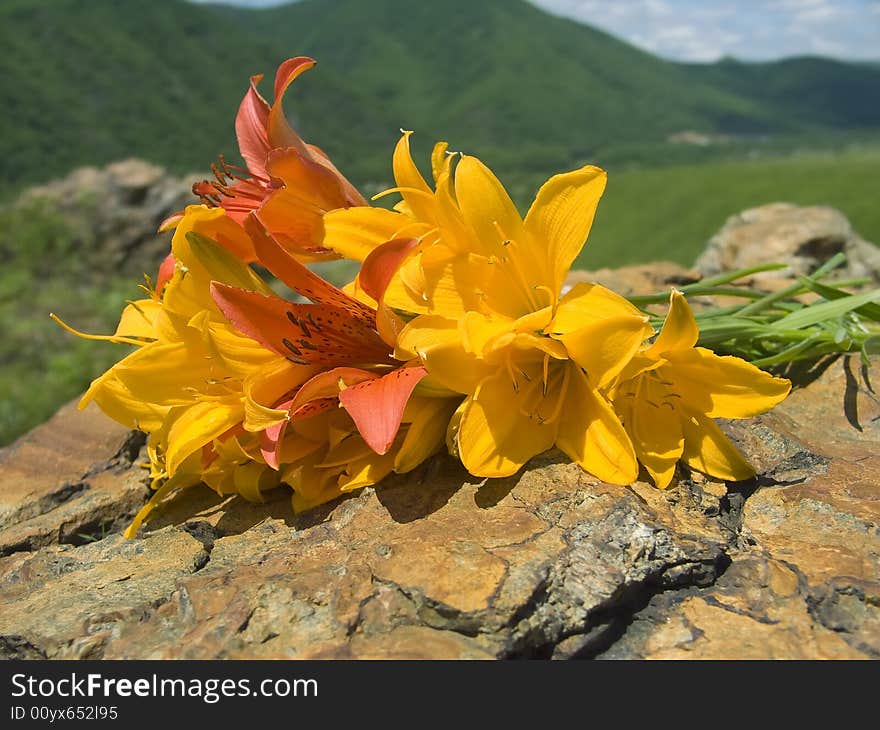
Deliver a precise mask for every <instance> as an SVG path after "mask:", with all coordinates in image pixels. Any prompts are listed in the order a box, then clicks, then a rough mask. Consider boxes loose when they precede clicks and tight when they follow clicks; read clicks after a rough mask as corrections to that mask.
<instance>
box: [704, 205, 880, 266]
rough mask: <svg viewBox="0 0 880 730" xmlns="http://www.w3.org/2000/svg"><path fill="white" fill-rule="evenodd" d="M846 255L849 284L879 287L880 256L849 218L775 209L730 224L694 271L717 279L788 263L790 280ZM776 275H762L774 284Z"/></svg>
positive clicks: (831, 212) (821, 210)
mask: <svg viewBox="0 0 880 730" xmlns="http://www.w3.org/2000/svg"><path fill="white" fill-rule="evenodd" d="M837 253H845V254H846V256H847V263H846V266H845V267H844V268H843V269H842V270H841V273H843V274H844V275H845V276H846V277H847V278H851V277H855V278H861V277H864V276H867V277H872V278H874V280H875V281H880V250H878V249H877V247H876V246H874V245H873V244H871V243H869V242H867V241H865V240H863V239H862V238H861V237H859V235H858V234H856V233H855V232H854V231H853V229H852V226H851V225H850V223H849V221H848V220H847V219H846V217H845V216H844V215H843V214H842V213H841V212H840V211H838V210H835V209H834V208H828V207H824V206H811V207H800V206H797V205H792V204H791V203H771V204H769V205H763V206H761V207H759V208H751V209H749V210H744V211H742V212H741V213H737V214H736V215H734V216H731V217H730V218H728V219H727V221H726V222H725V224H724V226H723V227H722V228H721V230H720V231H718V233H716V234H715V235H714V236H713V237H712V238H711V239H709V242H708V244H707V245H706V248H705V250H704V251H703V253H702V254H701V255H700V257H699V258H698V259H697V261H696V263H695V264H694V267H695V268H696V269H697V271H699V272H700V273H701V274H703V275H706V276H713V275H715V274H719V273H721V272H723V271H733V270H735V269H742V268H747V267H750V266H756V265H759V264H767V263H778V262H782V263H787V264H788V265H789V269H788V270H787V273H788V274H789V275H795V276H796V275H803V274H809V273H812V272H813V271H815V270H816V269H817V268H818V267H819V266H820V265H821V264H822V263H824V262H825V261H827V260H828V259H829V258H831V257H832V256H833V255H834V254H837ZM778 275H779V273H778V272H766V273H763V274H759V275H758V278H771V279H772V278H774V277H777V276H778Z"/></svg>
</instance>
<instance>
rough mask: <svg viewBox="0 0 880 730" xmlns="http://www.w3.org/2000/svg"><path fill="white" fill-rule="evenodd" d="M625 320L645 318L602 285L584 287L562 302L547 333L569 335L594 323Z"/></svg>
mask: <svg viewBox="0 0 880 730" xmlns="http://www.w3.org/2000/svg"><path fill="white" fill-rule="evenodd" d="M625 316H629V317H644V315H643V314H642V312H640V311H639V310H638V309H637V308H636V307H634V306H633V305H632V304H630V302H628V301H627V300H626V299H624V298H623V297H622V296H620V295H619V294H615V293H614V292H613V291H611V290H610V289H607V288H605V287H604V286H602V285H601V284H588V283H581V284H576V285H575V286H574V287H572V289H571V291H569V292H568V293H567V294H566V295H565V296H564V297H562V299H560V300H559V306H558V307H557V308H556V315H555V316H554V318H553V321H552V322H551V323H550V325H549V326H548V327H547V329H546V330H545V332H547V334H549V335H566V334H568V333H569V332H573V331H574V330H577V329H580V328H581V327H583V326H584V325H586V324H589V323H591V322H596V321H600V320H603V319H607V318H609V317H625Z"/></svg>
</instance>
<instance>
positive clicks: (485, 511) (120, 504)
mask: <svg viewBox="0 0 880 730" xmlns="http://www.w3.org/2000/svg"><path fill="white" fill-rule="evenodd" d="M878 377H880V373H878V368H877V367H876V366H875V367H874V368H873V369H872V370H870V371H867V370H864V371H863V369H862V368H861V367H860V366H859V361H858V360H857V359H856V358H838V359H836V360H834V361H833V362H829V363H823V368H814V369H813V370H811V371H809V372H808V373H806V374H804V375H803V376H802V378H801V383H802V385H801V387H800V388H799V389H798V390H796V391H795V392H794V394H793V395H792V396H791V397H790V398H789V399H788V400H787V401H786V402H785V403H783V404H782V405H781V406H780V407H779V408H777V409H776V410H775V411H774V412H772V413H770V414H765V415H764V416H761V417H759V418H756V419H752V420H750V421H736V422H730V423H725V424H724V428H725V429H726V430H727V432H728V433H729V434H730V435H731V437H732V438H734V439H735V440H736V441H737V443H738V444H739V445H740V447H741V448H742V449H743V451H744V452H745V453H746V454H747V456H748V457H749V458H750V459H751V460H752V461H753V463H754V464H755V465H756V466H757V467H758V469H759V471H760V474H759V477H758V478H757V479H756V480H753V481H751V482H746V483H740V484H724V483H722V482H716V481H713V480H710V479H706V478H704V477H702V476H701V475H699V474H696V473H690V472H688V471H687V470H686V469H682V470H681V472H680V474H679V478H678V481H677V483H676V484H675V485H674V486H673V487H671V488H670V489H669V490H667V491H659V490H657V489H655V488H654V487H652V486H650V485H649V484H647V483H645V482H642V481H639V482H637V483H635V484H633V485H631V486H629V487H625V488H624V487H617V486H611V485H607V484H603V483H601V482H599V481H597V480H596V479H594V478H592V477H590V476H589V475H587V474H585V473H584V472H582V471H581V470H580V469H579V468H578V467H577V466H575V465H573V464H570V463H567V460H566V459H565V457H564V456H562V455H561V454H560V453H558V452H554V451H551V452H548V453H546V454H544V455H542V456H540V457H537V458H535V459H533V460H532V461H531V462H530V463H529V464H528V465H527V466H526V468H525V469H524V470H523V471H521V472H520V473H519V474H517V475H516V476H514V477H510V478H507V479H476V478H474V477H471V476H469V475H468V474H466V473H465V472H464V471H463V469H462V468H461V467H460V466H459V465H458V464H457V463H456V462H455V461H454V460H453V459H452V458H451V457H448V456H437V457H435V458H433V459H432V460H430V461H429V462H427V463H426V464H424V465H423V466H422V467H420V468H419V469H417V470H416V471H415V472H413V473H411V474H408V475H401V476H395V477H392V478H390V479H388V480H386V482H385V483H383V484H382V485H380V486H378V487H377V488H375V489H364V490H362V491H360V492H359V493H357V494H354V495H352V496H350V497H348V498H347V499H343V500H340V501H337V502H335V503H333V504H330V505H325V506H323V507H320V508H318V509H315V510H312V511H310V512H307V513H304V514H300V515H294V514H293V513H292V511H291V509H290V502H289V499H288V494H287V493H286V491H285V490H283V489H280V490H277V491H276V492H275V493H273V494H271V495H270V499H269V501H267V503H265V504H250V503H247V502H243V501H242V500H240V499H238V498H234V497H233V498H229V497H227V498H223V499H221V498H219V497H217V496H216V495H215V494H214V493H213V492H211V491H210V490H208V489H207V488H195V489H193V490H190V491H189V492H188V493H185V494H184V495H182V496H181V497H179V498H178V499H177V500H176V501H175V502H173V503H172V504H171V505H169V506H168V507H167V508H164V509H163V510H161V511H160V512H159V514H158V517H157V518H156V519H154V520H152V521H151V522H150V523H149V524H148V526H147V528H146V529H145V530H143V531H142V535H141V537H139V538H138V539H135V540H125V539H124V538H122V537H121V536H120V535H119V530H120V527H121V523H122V522H124V520H121V519H120V518H125V519H127V518H128V517H129V516H130V515H131V513H132V511H133V510H134V509H135V508H136V506H137V504H140V503H141V502H142V501H143V499H144V498H145V496H146V487H145V482H144V470H143V468H142V467H141V466H139V465H138V463H137V459H136V458H132V452H133V451H134V450H136V448H137V446H138V443H137V442H132V441H130V440H126V434H125V432H124V431H122V430H121V429H119V427H117V426H116V425H115V424H112V423H111V422H109V421H107V420H106V419H105V418H104V417H103V416H102V415H101V414H100V413H99V412H98V411H90V410H86V411H85V413H83V414H78V413H75V412H73V411H72V410H71V408H70V407H68V408H67V409H66V410H62V411H61V412H60V413H59V415H58V416H56V418H55V419H53V421H50V422H49V423H47V424H46V425H45V426H43V427H41V429H38V430H37V431H35V432H32V433H31V434H29V435H28V436H25V437H24V438H23V439H21V440H20V441H19V442H17V443H16V444H15V445H13V446H12V447H11V448H9V449H7V450H5V451H4V452H2V454H0V463H2V467H3V474H4V477H5V478H6V479H7V481H6V482H4V487H5V489H4V491H5V492H6V493H7V494H8V496H7V498H6V501H5V502H4V507H3V508H4V512H3V514H4V515H5V522H4V529H3V530H2V531H0V544H3V545H4V546H5V548H4V549H5V551H6V555H5V557H2V558H0V602H2V603H0V605H2V609H3V610H2V611H0V654H2V655H3V656H6V657H58V658H61V657H64V658H99V657H102V658H187V659H208V658H472V659H478V658H514V657H530V658H558V659H566V658H592V657H609V658H654V657H656V658H682V657H695V658H696V657H700V658H771V657H786V658H867V657H874V658H876V657H878V656H880V640H878V636H880V632H878V628H880V580H878V576H880V530H878V524H880V510H878V507H877V497H876V495H877V494H878V481H877V479H878V477H877V474H878V473H880V470H878V466H880V464H878V457H877V456H876V454H878V453H880V450H878V445H880V407H878V403H877V400H876V398H875V396H874V395H873V394H872V392H871V391H870V389H869V383H870V381H871V380H872V379H873V380H874V381H875V382H876V381H877V378H878ZM75 419H76V420H75ZM77 421H78V423H77ZM64 434H77V438H78V439H79V444H80V446H81V448H80V449H79V450H77V449H76V447H75V444H74V442H75V441H76V439H75V438H73V437H72V436H71V435H68V436H65V435H64ZM65 484H67V485H70V484H84V485H85V486H81V487H80V488H78V489H74V490H72V491H71V490H70V489H69V487H68V488H67V490H66V491H65V487H64V485H65ZM114 484H115V485H116V488H115V489H113V488H112V486H110V485H114ZM16 485H18V486H17V487H16ZM59 495H61V496H59ZM89 500H91V501H89ZM77 521H78V522H77ZM86 523H87V524H88V525H104V526H105V527H104V528H102V530H101V531H98V532H96V534H93V535H91V536H89V535H84V536H82V537H71V535H72V534H74V532H76V533H78V534H79V535H83V534H84V533H83V532H82V530H87V529H88V527H87V524H86ZM50 524H54V525H55V529H54V530H48V529H46V526H47V525H50ZM74 524H79V525H81V526H80V527H78V528H76V530H74V529H73V528H72V527H71V525H74ZM10 535H11V536H12V537H10Z"/></svg>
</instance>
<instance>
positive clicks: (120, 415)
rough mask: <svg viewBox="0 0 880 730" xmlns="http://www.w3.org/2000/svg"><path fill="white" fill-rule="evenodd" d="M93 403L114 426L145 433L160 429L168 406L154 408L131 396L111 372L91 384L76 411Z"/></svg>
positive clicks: (112, 371) (152, 405)
mask: <svg viewBox="0 0 880 730" xmlns="http://www.w3.org/2000/svg"><path fill="white" fill-rule="evenodd" d="M123 362H124V361H123ZM92 401H94V402H95V403H97V404H98V406H99V407H100V408H101V410H102V411H104V413H105V414H106V415H108V416H109V417H110V418H112V419H113V420H114V421H116V422H117V423H121V424H122V425H123V426H127V427H128V428H136V429H138V430H140V431H145V432H147V433H151V432H152V431H155V430H157V429H158V428H160V427H161V425H162V422H163V421H164V419H165V416H166V415H167V413H168V410H169V407H168V406H157V405H154V404H152V403H147V402H145V401H144V400H142V399H141V398H138V397H136V396H134V395H133V394H132V393H131V391H130V390H129V389H128V388H126V387H125V384H124V383H122V381H120V380H119V378H118V377H117V376H116V373H115V372H114V369H113V368H111V369H110V370H108V371H107V372H105V373H104V374H103V375H101V376H100V377H99V378H96V379H95V380H94V381H92V384H91V385H90V386H89V389H88V390H87V391H86V393H85V394H84V395H83V397H82V399H81V400H80V402H79V405H78V407H79V409H80V410H82V409H83V408H85V407H86V406H87V405H88V404H89V403H90V402H92Z"/></svg>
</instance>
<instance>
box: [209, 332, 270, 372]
mask: <svg viewBox="0 0 880 730" xmlns="http://www.w3.org/2000/svg"><path fill="white" fill-rule="evenodd" d="M205 345H206V348H207V350H208V352H209V353H211V354H212V355H214V356H215V357H216V358H217V360H218V361H219V362H220V363H221V364H222V366H223V367H224V368H225V369H226V370H228V371H229V372H230V373H231V374H232V375H235V376H236V377H239V378H244V377H246V376H248V375H250V374H251V373H254V372H255V371H259V370H262V369H264V368H266V367H269V366H270V365H272V364H274V363H276V362H278V361H279V360H283V359H284V358H282V357H280V356H279V355H277V354H276V353H274V352H272V351H271V350H267V349H266V348H265V347H263V346H262V345H261V344H260V343H259V342H257V341H256V340H252V339H251V338H250V337H245V336H244V335H240V334H239V333H238V332H236V331H234V330H233V329H232V327H231V326H230V325H229V324H227V323H222V324H221V323H218V322H208V323H207V326H206V328H205Z"/></svg>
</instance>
